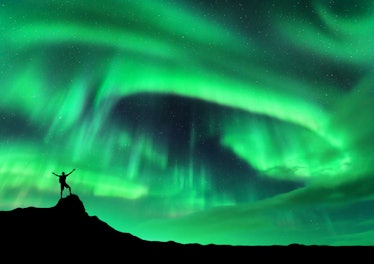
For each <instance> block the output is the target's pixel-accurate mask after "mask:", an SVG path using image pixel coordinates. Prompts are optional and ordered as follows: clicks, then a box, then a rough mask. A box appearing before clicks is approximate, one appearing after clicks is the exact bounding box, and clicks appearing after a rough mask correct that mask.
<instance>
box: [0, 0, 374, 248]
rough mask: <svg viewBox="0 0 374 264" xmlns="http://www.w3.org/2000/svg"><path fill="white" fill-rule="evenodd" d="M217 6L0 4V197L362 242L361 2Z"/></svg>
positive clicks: (170, 230) (371, 94)
mask: <svg viewBox="0 0 374 264" xmlns="http://www.w3.org/2000/svg"><path fill="white" fill-rule="evenodd" d="M219 2H220V1H197V0H191V1H172V0H154V1H135V0H127V1H125V0H122V1H121V0H107V1H99V0H79V1H65V0H56V1H55V0H52V1H51V0H48V1H47V0H37V1H35V0H34V1H31V0H17V1H10V0H9V1H7V0H0V21H1V23H0V56H1V59H0V86H1V88H0V89H1V96H0V121H1V127H0V155H1V159H0V179H1V181H0V210H11V209H14V208H17V207H29V206H34V207H51V206H54V205H55V204H56V203H57V201H58V199H59V198H60V190H59V184H58V180H57V179H56V177H54V176H53V175H52V172H56V173H58V174H60V173H61V172H62V171H66V172H69V171H71V169H72V168H76V172H74V173H73V174H72V175H71V176H69V177H68V179H67V182H68V183H69V185H70V186H71V188H72V192H73V193H74V194H77V195H78V196H79V197H80V199H81V200H82V201H83V203H84V204H85V207H86V211H87V212H88V214H89V215H97V216H98V217H99V218H100V219H101V220H103V221H106V222H107V223H108V224H109V225H111V226H112V227H114V228H116V229H117V230H120V231H123V232H128V233H131V234H133V235H136V236H138V237H140V238H143V239H145V240H152V241H170V240H173V241H176V242H180V243H200V244H210V243H213V244H230V245H287V244H291V243H301V244H307V245H311V244H318V245H374V221H373V220H372V219H373V217H374V213H373V210H372V208H373V206H374V200H373V199H374V195H373V194H374V177H373V176H374V152H373V149H374V122H373V121H374V117H373V113H374V49H373V47H374V12H373V11H374V1H369V0H366V1H358V0H354V1H348V0H339V1H324V0H308V1H294V0H291V1H275V0H266V1H254V0H253V1H239V0H236V1H225V2H224V1H221V2H222V3H219ZM226 2H229V3H226ZM67 194H68V191H67V190H65V191H64V195H67Z"/></svg>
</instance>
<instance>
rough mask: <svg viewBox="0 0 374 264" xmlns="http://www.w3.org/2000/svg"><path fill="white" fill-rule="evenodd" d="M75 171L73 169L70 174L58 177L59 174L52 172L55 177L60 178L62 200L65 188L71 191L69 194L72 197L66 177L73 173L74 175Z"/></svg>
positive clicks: (63, 173)
mask: <svg viewBox="0 0 374 264" xmlns="http://www.w3.org/2000/svg"><path fill="white" fill-rule="evenodd" d="M73 171H75V169H73V170H72V171H71V172H69V173H68V174H65V172H62V174H61V175H58V174H56V173H54V172H52V174H54V175H55V176H57V177H59V178H60V179H59V182H60V186H61V198H62V192H63V190H64V188H65V187H66V188H68V189H69V192H70V195H71V188H70V186H69V184H67V183H66V177H67V176H69V175H70V174H71V173H73Z"/></svg>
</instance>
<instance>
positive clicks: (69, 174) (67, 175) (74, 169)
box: [66, 169, 75, 176]
mask: <svg viewBox="0 0 374 264" xmlns="http://www.w3.org/2000/svg"><path fill="white" fill-rule="evenodd" d="M74 171H75V169H73V170H72V171H71V172H69V173H68V174H66V176H68V175H70V174H72V173H73V172H74Z"/></svg>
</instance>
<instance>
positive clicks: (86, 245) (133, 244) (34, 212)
mask: <svg viewBox="0 0 374 264" xmlns="http://www.w3.org/2000/svg"><path fill="white" fill-rule="evenodd" d="M0 235H1V242H2V243H1V245H2V246H1V254H0V261H1V258H5V259H7V260H8V262H9V260H12V262H17V261H20V260H37V261H39V262H40V261H44V260H45V261H48V262H53V261H58V260H67V261H75V263H77V262H79V261H82V262H83V261H84V262H87V261H98V260H100V259H103V258H105V260H107V261H110V262H112V261H111V260H116V259H117V260H119V261H121V260H122V261H123V262H126V260H127V258H130V259H133V258H136V260H137V261H147V262H151V261H156V260H157V261H163V262H168V261H172V262H179V261H186V260H191V261H192V260H196V261H198V260H201V258H203V259H205V258H210V259H211V260H213V259H217V260H220V259H221V260H222V258H233V259H232V260H234V259H237V258H239V257H240V258H242V257H244V258H248V259H253V258H257V257H260V258H262V260H267V259H268V260H269V259H273V258H277V257H278V258H279V257H280V258H290V256H293V260H299V261H301V260H302V259H300V258H301V257H302V258H304V257H308V259H309V260H310V258H314V259H316V258H319V257H321V258H322V257H326V256H328V255H330V256H332V255H336V256H337V257H339V258H340V257H341V256H342V255H344V254H349V253H352V250H355V252H356V250H358V249H359V252H358V253H359V254H363V253H371V251H372V249H371V248H370V247H332V246H303V245H298V244H292V245H289V246H230V245H214V244H211V245H200V244H179V243H176V242H173V241H169V242H156V241H146V240H143V239H141V238H139V237H136V236H134V235H132V234H130V233H125V232H120V231H117V230H115V229H114V228H112V227H111V226H110V225H108V224H107V223H105V222H103V221H101V220H100V219H99V218H98V217H97V216H90V215H88V214H87V212H86V210H85V207H84V204H83V202H82V201H81V200H80V199H79V197H78V196H77V195H74V194H72V195H70V196H67V197H65V198H61V199H60V200H59V201H58V202H57V204H56V205H55V206H53V207H50V208H36V207H27V208H16V209H13V210H10V211H0Z"/></svg>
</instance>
